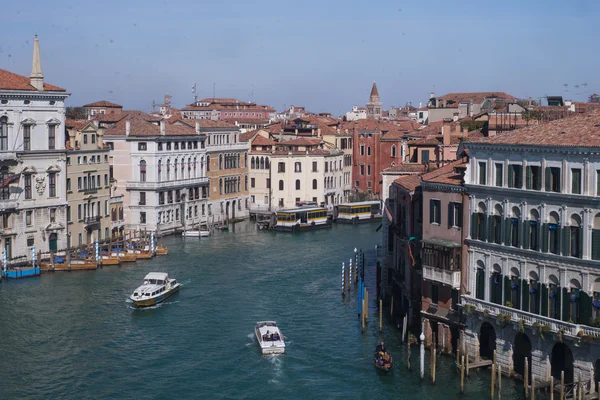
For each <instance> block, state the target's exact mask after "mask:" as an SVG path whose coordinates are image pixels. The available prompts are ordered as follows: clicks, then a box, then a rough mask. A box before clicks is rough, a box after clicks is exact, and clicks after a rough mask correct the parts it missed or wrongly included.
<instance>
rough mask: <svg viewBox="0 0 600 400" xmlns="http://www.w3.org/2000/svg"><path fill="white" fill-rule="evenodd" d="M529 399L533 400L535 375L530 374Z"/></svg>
mask: <svg viewBox="0 0 600 400" xmlns="http://www.w3.org/2000/svg"><path fill="white" fill-rule="evenodd" d="M531 400H535V375H533V374H532V375H531Z"/></svg>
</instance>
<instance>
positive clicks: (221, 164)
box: [219, 154, 223, 169]
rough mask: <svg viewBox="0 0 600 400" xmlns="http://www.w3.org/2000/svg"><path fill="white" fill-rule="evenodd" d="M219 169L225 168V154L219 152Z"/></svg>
mask: <svg viewBox="0 0 600 400" xmlns="http://www.w3.org/2000/svg"><path fill="white" fill-rule="evenodd" d="M219 169H223V154H219Z"/></svg>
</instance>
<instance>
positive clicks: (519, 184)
mask: <svg viewBox="0 0 600 400" xmlns="http://www.w3.org/2000/svg"><path fill="white" fill-rule="evenodd" d="M515 187H516V188H517V189H522V188H523V166H522V165H515Z"/></svg>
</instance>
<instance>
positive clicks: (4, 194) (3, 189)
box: [0, 165, 10, 200]
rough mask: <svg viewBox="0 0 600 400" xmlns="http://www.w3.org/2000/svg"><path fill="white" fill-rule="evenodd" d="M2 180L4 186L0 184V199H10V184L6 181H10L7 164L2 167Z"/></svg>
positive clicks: (0, 180)
mask: <svg viewBox="0 0 600 400" xmlns="http://www.w3.org/2000/svg"><path fill="white" fill-rule="evenodd" d="M0 182H2V186H0V199H1V200H8V199H9V198H10V186H9V185H8V183H6V182H9V175H8V167H7V166H6V165H4V166H2V168H0Z"/></svg>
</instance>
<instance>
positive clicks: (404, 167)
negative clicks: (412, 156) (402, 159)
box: [384, 163, 427, 173]
mask: <svg viewBox="0 0 600 400" xmlns="http://www.w3.org/2000/svg"><path fill="white" fill-rule="evenodd" d="M426 170H427V166H426V165H425V164H420V163H402V164H399V165H395V166H393V167H389V168H386V169H385V170H384V172H405V173H421V172H425V171H426Z"/></svg>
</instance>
